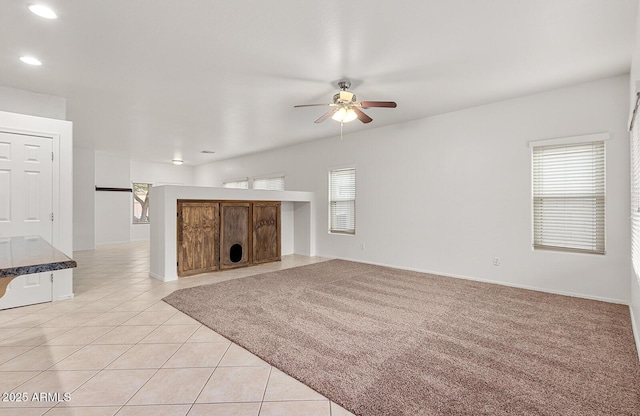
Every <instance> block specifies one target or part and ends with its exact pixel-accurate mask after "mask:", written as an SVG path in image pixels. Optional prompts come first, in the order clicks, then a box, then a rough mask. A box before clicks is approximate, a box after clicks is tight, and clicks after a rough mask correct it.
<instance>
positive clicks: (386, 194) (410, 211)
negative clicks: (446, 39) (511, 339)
mask: <svg viewBox="0 0 640 416" xmlns="http://www.w3.org/2000/svg"><path fill="white" fill-rule="evenodd" d="M628 82H629V79H628V76H620V77H614V78H608V79H603V80H598V81H594V82H589V83H584V84H580V85H575V86H572V87H567V88H562V89H557V90H552V91H548V92H543V93H538V94H534V95H530V96H526V97H521V98H517V99H512V100H507V101H502V102H497V103H493V104H489V105H484V106H479V107H475V108H470V109H467V110H462V111H457V112H452V113H448V114H443V115H439V116H435V117H430V118H425V119H420V120H415V121H413V122H408V123H402V124H397V125H393V126H387V127H381V128H374V127H375V121H374V122H373V123H372V125H371V128H370V129H367V130H365V131H363V132H360V133H354V134H349V125H345V128H344V129H345V133H346V135H345V136H344V139H343V140H340V138H339V137H335V138H330V139H325V140H319V141H314V142H310V143H306V144H301V145H297V146H292V147H287V148H282V149H278V150H274V151H271V152H263V153H260V154H256V155H250V156H246V157H241V158H237V159H230V160H226V161H220V162H214V163H211V164H207V165H202V166H199V167H196V181H197V184H198V185H205V186H221V183H222V180H224V179H226V178H230V177H254V176H260V175H263V174H265V173H269V172H284V173H285V178H286V179H285V181H286V186H287V190H299V191H311V192H314V193H315V198H316V213H315V215H314V218H315V223H316V230H317V231H316V240H315V243H316V253H317V255H319V256H325V257H335V258H343V259H352V260H356V261H363V262H368V263H376V264H385V265H390V266H394V267H401V268H407V269H413V270H419V271H427V272H434V273H438V274H443V275H449V276H456V277H465V278H472V279H478V280H484V281H491V282H497V283H501V284H506V285H512V286H518V287H525V288H533V289H538V290H544V291H548V292H554V293H563V294H569V295H576V296H582V297H587V298H595V299H601V300H608V301H614V302H622V303H628V302H629V300H630V295H629V277H628V276H629V264H630V247H629V238H630V233H629V222H628V217H629V208H628V206H629V146H628V133H627V131H626V122H627V116H628V102H629V99H628V91H629V90H628ZM434 99H435V98H434ZM370 111H371V116H372V117H373V118H374V119H375V114H376V112H377V111H402V103H399V105H398V109H397V110H388V109H384V110H382V109H372V110H370ZM329 122H330V121H329ZM335 129H336V134H338V133H339V125H337V124H336V125H335ZM601 132H608V133H610V135H611V137H612V138H611V140H609V141H607V144H606V152H607V172H606V174H607V200H606V203H607V217H606V223H607V229H606V232H607V254H606V255H586V254H575V253H562V252H552V251H533V250H532V245H531V241H532V236H531V234H532V233H531V229H532V215H531V214H532V213H531V211H532V202H531V150H530V149H529V147H528V142H529V141H533V140H542V139H551V138H558V137H569V136H577V135H585V134H591V133H601ZM345 165H352V166H355V167H356V195H357V196H356V199H357V202H356V235H355V236H347V235H332V234H329V233H328V232H327V230H328V226H327V221H328V215H327V202H326V201H327V172H328V169H330V168H332V167H340V166H345ZM363 244H364V246H363ZM494 257H499V258H500V261H501V265H500V266H494V265H493V262H492V260H493V258H494Z"/></svg>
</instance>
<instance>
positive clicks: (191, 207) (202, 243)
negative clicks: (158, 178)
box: [177, 201, 220, 276]
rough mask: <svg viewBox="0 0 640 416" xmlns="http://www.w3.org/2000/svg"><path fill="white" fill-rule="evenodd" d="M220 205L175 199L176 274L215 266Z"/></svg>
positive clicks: (202, 270)
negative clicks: (176, 208)
mask: <svg viewBox="0 0 640 416" xmlns="http://www.w3.org/2000/svg"><path fill="white" fill-rule="evenodd" d="M219 205H220V204H219V203H217V202H209V201H195V202H194V201H191V202H190V201H178V221H177V225H178V226H177V233H178V242H177V243H178V244H177V248H178V253H177V254H178V276H188V275H192V274H198V273H205V272H210V271H214V270H217V269H218V250H219V248H218V247H219V244H218V236H219V234H220V232H219Z"/></svg>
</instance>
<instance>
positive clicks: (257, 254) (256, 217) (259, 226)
mask: <svg viewBox="0 0 640 416" xmlns="http://www.w3.org/2000/svg"><path fill="white" fill-rule="evenodd" d="M252 225H253V236H252V237H253V263H254V264H257V263H266V262H269V261H278V260H280V203H279V202H255V203H254V204H253V224H252Z"/></svg>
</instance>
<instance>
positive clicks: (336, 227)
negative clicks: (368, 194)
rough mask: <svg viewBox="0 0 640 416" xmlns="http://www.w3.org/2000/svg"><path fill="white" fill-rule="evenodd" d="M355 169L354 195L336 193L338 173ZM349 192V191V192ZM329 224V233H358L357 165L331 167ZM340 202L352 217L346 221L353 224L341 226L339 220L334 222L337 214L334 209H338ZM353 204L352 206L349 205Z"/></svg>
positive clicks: (329, 175) (329, 176)
mask: <svg viewBox="0 0 640 416" xmlns="http://www.w3.org/2000/svg"><path fill="white" fill-rule="evenodd" d="M347 171H353V190H352V192H351V193H352V196H351V195H348V196H346V197H340V196H337V195H334V194H335V192H334V191H335V188H336V187H337V184H335V183H334V181H335V180H336V179H337V176H336V174H337V173H338V172H343V173H344V172H347ZM347 193H349V192H347ZM327 195H328V198H327V199H328V202H329V204H328V225H329V227H328V228H329V234H344V235H355V233H356V168H355V166H345V167H340V168H332V169H329V172H328V190H327ZM338 204H341V205H342V209H343V210H346V211H347V215H350V217H351V218H347V220H346V222H347V223H350V225H351V226H346V227H345V226H341V225H340V224H339V223H338V222H337V221H335V222H334V219H335V215H334V211H336V209H337V206H338ZM349 205H351V206H349Z"/></svg>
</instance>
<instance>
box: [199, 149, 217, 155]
mask: <svg viewBox="0 0 640 416" xmlns="http://www.w3.org/2000/svg"><path fill="white" fill-rule="evenodd" d="M200 153H204V154H208V155H210V154H213V153H215V152H214V151H213V150H203V151H201V152H200Z"/></svg>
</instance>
